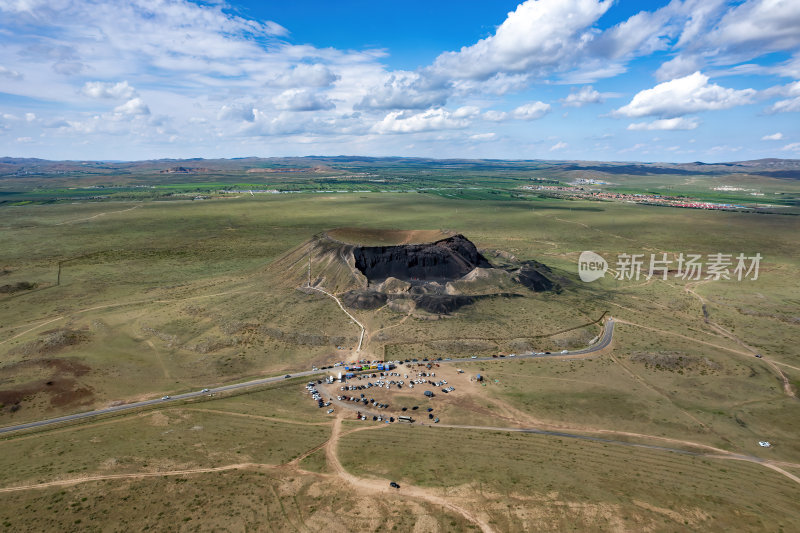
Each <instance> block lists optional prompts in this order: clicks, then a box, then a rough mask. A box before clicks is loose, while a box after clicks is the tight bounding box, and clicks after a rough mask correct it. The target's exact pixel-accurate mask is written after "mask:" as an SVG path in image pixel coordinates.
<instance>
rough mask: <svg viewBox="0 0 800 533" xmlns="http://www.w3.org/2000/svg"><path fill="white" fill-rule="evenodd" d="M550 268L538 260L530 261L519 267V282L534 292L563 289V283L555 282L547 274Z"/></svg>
mask: <svg viewBox="0 0 800 533" xmlns="http://www.w3.org/2000/svg"><path fill="white" fill-rule="evenodd" d="M550 273H551V272H550V269H549V268H548V267H547V266H545V265H543V264H541V263H538V262H536V261H529V262H527V263H526V264H525V265H523V267H522V268H520V269H519V273H518V274H517V277H518V278H519V282H520V283H522V284H523V285H525V286H526V287H528V288H529V289H530V290H532V291H534V292H546V291H555V292H560V291H561V285H559V284H558V283H556V282H553V281H552V280H551V279H550V278H549V277H548V276H547V275H546V274H550Z"/></svg>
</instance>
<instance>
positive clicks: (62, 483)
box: [0, 463, 279, 493]
mask: <svg viewBox="0 0 800 533" xmlns="http://www.w3.org/2000/svg"><path fill="white" fill-rule="evenodd" d="M278 467H279V465H263V464H258V463H238V464H233V465H225V466H217V467H213V468H191V469H188V470H166V471H163V472H137V473H133V474H106V475H101V476H83V477H76V478H70V479H57V480H55V481H47V482H45V483H34V484H32V485H18V486H15V487H4V488H0V493H3V492H18V491H21V490H32V489H46V488H50V487H67V486H70V485H78V484H80V483H87V482H90V481H106V480H110V479H141V478H148V477H164V476H185V475H191V474H207V473H210V472H225V471H227V470H245V469H255V468H269V469H272V468H278Z"/></svg>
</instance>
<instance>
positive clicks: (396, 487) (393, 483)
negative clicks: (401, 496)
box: [389, 481, 400, 489]
mask: <svg viewBox="0 0 800 533" xmlns="http://www.w3.org/2000/svg"><path fill="white" fill-rule="evenodd" d="M389 486H390V487H392V488H393V489H399V488H400V485H398V484H397V483H395V482H394V481H392V482H391V483H389Z"/></svg>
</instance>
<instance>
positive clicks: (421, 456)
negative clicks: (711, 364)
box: [340, 426, 800, 531]
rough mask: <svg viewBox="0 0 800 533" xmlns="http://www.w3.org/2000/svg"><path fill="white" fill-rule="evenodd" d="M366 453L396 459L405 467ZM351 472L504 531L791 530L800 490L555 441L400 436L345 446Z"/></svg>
mask: <svg viewBox="0 0 800 533" xmlns="http://www.w3.org/2000/svg"><path fill="white" fill-rule="evenodd" d="M363 449H369V450H386V451H389V450H391V451H392V453H393V454H395V455H397V454H400V455H401V457H398V459H404V460H396V461H382V460H380V457H381V454H365V453H363V452H362V450H363ZM340 450H341V452H340V455H341V460H342V463H343V464H344V466H345V467H346V468H347V469H348V470H350V471H351V472H353V473H355V474H357V475H364V476H369V475H378V476H381V477H388V478H392V479H397V480H398V481H399V482H400V483H403V482H406V483H415V484H420V485H424V486H428V487H435V488H438V489H440V490H441V491H442V492H443V493H446V494H451V495H456V494H457V495H459V496H461V497H463V498H464V499H469V500H471V502H472V506H473V508H476V509H480V510H481V514H482V515H484V516H486V517H487V518H488V520H489V523H490V524H491V525H492V526H494V527H495V528H496V529H497V530H499V531H535V530H564V529H575V530H580V531H586V530H608V529H610V530H618V531H619V530H630V531H644V530H655V531H675V530H686V529H692V530H705V531H708V530H715V531H729V530H784V531H789V530H791V529H796V528H797V524H798V522H799V521H800V514H799V513H798V509H797V505H796V495H797V486H796V484H795V483H793V482H792V481H790V480H788V479H786V478H784V477H782V476H780V475H779V474H777V473H773V472H770V471H764V470H766V469H763V467H760V466H758V465H754V464H748V463H741V462H737V461H720V460H713V459H705V458H697V457H691V456H684V455H678V454H675V453H670V452H653V453H651V452H645V451H640V450H637V449H633V448H628V447H622V446H614V445H610V444H603V443H595V442H585V441H575V440H570V439H562V438H556V437H547V436H539V435H528V434H514V433H503V432H492V431H473V430H463V429H448V428H434V427H407V426H391V427H389V428H385V429H382V430H380V431H367V432H363V433H354V434H351V435H348V436H344V437H343V438H342V442H341V445H340Z"/></svg>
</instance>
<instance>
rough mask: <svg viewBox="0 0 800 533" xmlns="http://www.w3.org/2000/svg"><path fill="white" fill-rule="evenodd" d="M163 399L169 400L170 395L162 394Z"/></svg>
mask: <svg viewBox="0 0 800 533" xmlns="http://www.w3.org/2000/svg"><path fill="white" fill-rule="evenodd" d="M161 399H162V400H169V396H162V397H161Z"/></svg>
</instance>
